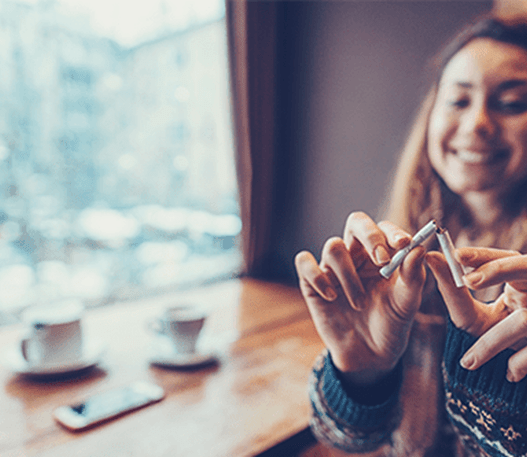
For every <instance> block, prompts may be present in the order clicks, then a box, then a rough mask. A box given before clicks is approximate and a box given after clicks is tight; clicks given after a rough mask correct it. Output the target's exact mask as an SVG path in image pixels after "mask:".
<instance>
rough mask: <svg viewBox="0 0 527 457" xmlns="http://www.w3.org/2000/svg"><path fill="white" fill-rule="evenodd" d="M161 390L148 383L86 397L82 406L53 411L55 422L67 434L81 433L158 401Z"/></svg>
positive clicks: (62, 407)
mask: <svg viewBox="0 0 527 457" xmlns="http://www.w3.org/2000/svg"><path fill="white" fill-rule="evenodd" d="M164 396H165V393H164V391H163V389H162V388H161V387H159V386H157V385H156V384H152V383H149V382H135V383H133V384H130V385H128V386H125V387H120V388H117V389H113V390H109V391H107V392H103V393H100V394H96V395H93V396H92V397H89V398H88V399H86V400H85V401H83V402H82V403H78V404H76V405H69V406H61V407H59V408H57V409H55V410H54V411H53V416H54V418H55V420H56V421H57V422H59V423H60V424H62V425H63V426H65V427H66V428H68V429H70V430H83V429H86V428H89V427H92V426H95V425H97V424H100V423H102V422H106V421H108V420H110V419H113V418H115V417H118V416H122V415H123V414H125V413H128V412H130V411H134V410H136V409H139V408H141V407H143V406H146V405H150V404H152V403H156V402H158V401H160V400H162V399H163V398H164Z"/></svg>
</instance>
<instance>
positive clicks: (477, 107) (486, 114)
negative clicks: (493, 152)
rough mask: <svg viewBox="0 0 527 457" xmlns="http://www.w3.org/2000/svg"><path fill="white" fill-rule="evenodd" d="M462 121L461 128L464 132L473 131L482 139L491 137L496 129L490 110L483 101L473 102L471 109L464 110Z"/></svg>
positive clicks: (496, 125)
mask: <svg viewBox="0 0 527 457" xmlns="http://www.w3.org/2000/svg"><path fill="white" fill-rule="evenodd" d="M463 121H464V122H463V130H465V131H466V133H474V134H476V135H477V136H479V137H481V138H484V139H490V138H492V137H493V136H494V135H495V134H496V132H497V129H498V124H497V122H496V119H494V116H493V113H492V110H490V109H489V107H488V105H487V104H486V103H485V102H483V101H482V102H481V103H474V104H473V105H472V107H471V109H470V110H468V111H467V112H466V116H465V119H464V120H463Z"/></svg>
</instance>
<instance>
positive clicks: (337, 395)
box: [310, 351, 402, 453]
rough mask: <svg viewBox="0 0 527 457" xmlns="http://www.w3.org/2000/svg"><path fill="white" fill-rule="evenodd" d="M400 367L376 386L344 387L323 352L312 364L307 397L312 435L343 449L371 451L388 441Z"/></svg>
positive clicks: (396, 415)
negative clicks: (310, 404)
mask: <svg viewBox="0 0 527 457" xmlns="http://www.w3.org/2000/svg"><path fill="white" fill-rule="evenodd" d="M401 380H402V366H401V364H399V365H398V366H397V368H396V369H395V370H394V371H393V372H392V373H390V374H389V375H387V376H386V377H385V378H384V379H382V380H381V381H379V383H376V384H375V385H372V386H368V387H367V388H355V389H354V388H351V389H350V388H348V389H346V388H345V387H344V385H343V383H342V382H341V379H340V373H339V371H338V370H337V369H336V368H335V366H334V365H333V362H332V360H331V355H330V354H329V353H328V352H327V351H325V352H324V353H323V354H321V356H319V359H318V360H317V362H316V363H315V366H314V369H313V372H312V376H311V381H310V398H311V403H312V406H313V417H312V420H311V428H312V430H313V433H314V434H315V436H316V437H317V438H318V439H319V440H321V441H323V442H326V443H328V444H330V445H331V446H334V447H337V448H339V449H342V450H344V451H346V452H355V453H357V452H370V451H373V450H375V449H377V448H379V447H380V446H381V445H382V444H384V443H386V442H387V441H389V438H390V434H391V432H392V431H393V430H394V429H395V428H396V427H397V425H398V423H399V419H400V414H399V408H398V406H399V401H398V400H399V391H400V386H401Z"/></svg>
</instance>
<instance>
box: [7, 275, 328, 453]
mask: <svg viewBox="0 0 527 457" xmlns="http://www.w3.org/2000/svg"><path fill="white" fill-rule="evenodd" d="M181 302H192V303H199V304H202V305H204V306H206V307H208V308H209V309H210V317H209V319H208V321H207V324H206V327H205V329H204V335H203V338H204V344H209V345H211V346H212V345H214V346H215V347H218V348H219V349H220V351H221V352H220V363H219V364H217V365H211V366H207V367H202V368H200V369H196V370H190V369H167V368H161V367H154V366H152V365H150V364H149V359H150V357H151V355H152V353H153V347H154V346H153V340H154V336H153V335H152V334H151V333H150V332H149V331H148V329H147V325H146V324H147V322H148V321H150V320H152V319H153V318H155V317H156V316H159V315H160V313H161V312H162V310H163V309H164V308H165V307H167V306H170V305H172V304H176V303H181ZM83 331H84V335H85V337H86V338H92V339H98V340H100V341H101V342H103V343H104V344H105V345H106V348H107V350H106V352H105V355H104V357H103V358H102V361H101V363H100V364H99V366H98V367H97V368H95V369H93V370H89V371H88V372H86V373H84V374H83V375H82V376H77V377H71V378H67V377H66V378H60V377H59V378H51V379H44V380H41V379H34V378H28V377H26V376H21V375H14V374H13V373H11V372H10V370H9V367H7V366H5V365H0V383H1V386H2V388H1V391H0V411H1V414H0V456H2V457H15V456H16V457H30V456H42V457H51V456H53V457H66V456H67V457H71V456H112V457H120V456H126V457H131V456H155V457H157V456H185V457H186V456H196V457H199V456H204V457H214V456H225V457H227V456H228V457H235V456H253V455H257V454H259V453H261V452H263V451H265V450H266V449H269V448H271V447H272V446H275V445H276V444H277V443H280V442H282V441H283V440H285V439H287V438H289V437H291V436H292V435H294V434H296V433H298V432H299V431H301V430H303V429H305V428H306V427H307V424H308V419H309V415H310V406H309V400H308V395H307V380H308V376H309V373H310V371H311V366H312V364H313V361H314V359H315V357H316V355H317V354H318V353H319V352H320V351H321V350H322V347H323V346H322V343H321V341H320V339H319V337H318V335H317V334H316V331H315V329H314V327H313V324H312V322H311V319H310V317H309V314H308V312H307V309H306V307H305V304H304V302H303V300H302V299H301V296H300V294H299V292H298V290H297V289H296V288H293V287H287V286H284V285H279V284H273V283H266V282H261V281H256V280H251V279H243V280H231V281H226V282H221V283H216V284H213V285H210V286H207V287H202V288H199V289H193V290H189V291H185V292H178V293H174V294H171V295H165V296H163V297H158V298H153V299H144V300H138V301H135V302H127V303H115V304H113V305H108V306H105V307H102V308H97V309H92V310H88V311H87V312H86V314H85V316H84V318H83ZM23 332H24V328H23V326H22V325H21V324H16V325H13V326H8V327H4V328H0V348H2V349H1V351H2V353H5V352H6V351H8V350H9V348H12V347H13V346H17V345H18V344H19V339H20V338H21V335H22V334H23ZM137 380H147V381H153V382H155V383H157V384H159V385H160V386H162V387H163V388H164V389H165V392H166V398H165V399H164V400H163V401H161V402H160V403H157V404H155V405H151V406H149V407H146V408H144V409H141V410H138V411H136V412H133V413H131V414H128V415H126V416H123V417H121V418H119V419H117V420H113V421H111V422H108V423H106V424H103V425H100V426H99V427H96V428H93V429H91V430H88V431H85V432H77V433H72V432H69V431H67V430H65V429H64V428H62V427H61V426H60V425H58V424H57V423H55V421H54V420H53V418H52V411H53V410H54V409H55V408H56V407H58V406H60V405H64V404H72V403H74V402H77V401H81V400H83V399H85V398H87V397H89V396H90V395H92V394H95V393H98V392H104V391H106V390H108V389H111V388H114V387H118V386H123V385H126V384H128V383H130V382H133V381H137Z"/></svg>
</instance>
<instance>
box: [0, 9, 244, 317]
mask: <svg viewBox="0 0 527 457" xmlns="http://www.w3.org/2000/svg"><path fill="white" fill-rule="evenodd" d="M132 4H133V5H132ZM132 4H131V3H130V2H127V1H124V0H40V1H39V0H34V1H29V0H28V1H24V0H0V99H1V103H0V324H1V323H2V322H7V321H9V320H10V319H11V318H12V317H13V316H16V315H18V314H19V313H20V311H21V310H23V309H24V308H25V307H27V306H30V305H32V304H33V303H35V302H37V301H38V302H39V303H42V302H45V301H50V300H53V299H55V298H57V297H76V298H80V299H81V300H83V301H84V303H85V304H86V305H87V306H95V305H98V304H102V303H107V302H110V301H115V300H120V299H127V298H132V297H137V296H139V295H148V294H154V293H160V292H163V291H165V290H168V289H170V288H176V287H186V286H189V285H195V284H199V283H203V282H207V281H211V280H214V279H218V278H225V277H231V276H232V275H235V274H236V272H237V269H238V267H239V262H240V254H239V249H238V247H237V242H236V239H237V236H238V233H239V232H240V229H241V221H240V217H239V211H238V203H237V189H236V180H235V171H234V157H233V140H232V129H231V125H230V124H231V108H230V100H229V80H228V62H227V40H226V26H225V5H224V2H223V1H222V0H195V1H192V2H188V1H184V0H181V1H162V0H158V1H157V0H141V1H139V0H134V1H133V2H132Z"/></svg>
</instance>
